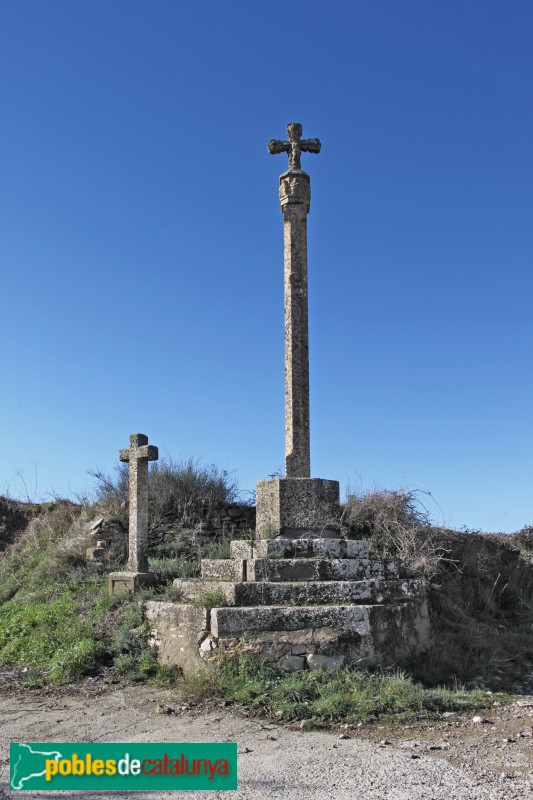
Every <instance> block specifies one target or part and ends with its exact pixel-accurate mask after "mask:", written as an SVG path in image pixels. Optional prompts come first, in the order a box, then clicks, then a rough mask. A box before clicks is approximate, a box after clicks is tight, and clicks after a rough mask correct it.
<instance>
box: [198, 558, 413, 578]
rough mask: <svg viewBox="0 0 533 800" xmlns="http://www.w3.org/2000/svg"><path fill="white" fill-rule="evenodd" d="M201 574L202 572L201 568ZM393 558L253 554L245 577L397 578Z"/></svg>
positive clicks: (247, 565)
mask: <svg viewBox="0 0 533 800" xmlns="http://www.w3.org/2000/svg"><path fill="white" fill-rule="evenodd" d="M202 577H207V576H204V573H203V569H202ZM397 577H398V565H397V564H396V563H395V562H394V561H374V560H369V559H367V558H331V559H324V558H255V559H251V560H249V561H247V562H246V580H248V581H360V580H364V579H365V578H376V580H384V579H385V578H397Z"/></svg>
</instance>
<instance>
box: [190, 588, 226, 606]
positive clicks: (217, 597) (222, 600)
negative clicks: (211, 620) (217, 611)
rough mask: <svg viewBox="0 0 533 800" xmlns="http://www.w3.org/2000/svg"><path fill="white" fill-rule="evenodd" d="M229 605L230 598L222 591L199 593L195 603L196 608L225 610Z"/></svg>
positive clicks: (213, 590) (212, 590) (214, 590)
mask: <svg viewBox="0 0 533 800" xmlns="http://www.w3.org/2000/svg"><path fill="white" fill-rule="evenodd" d="M227 605H228V598H227V597H226V595H225V594H224V592H223V591H222V589H211V590H210V591H209V590H207V589H206V590H204V591H202V592H198V594H197V595H196V597H195V598H194V601H193V606H196V608H224V607H225V606H227Z"/></svg>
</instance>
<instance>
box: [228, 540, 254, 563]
mask: <svg viewBox="0 0 533 800" xmlns="http://www.w3.org/2000/svg"><path fill="white" fill-rule="evenodd" d="M229 552H230V557H231V558H243V559H244V558H253V555H254V554H253V549H252V543H251V542H248V541H245V540H243V539H234V540H233V541H232V542H230V545H229Z"/></svg>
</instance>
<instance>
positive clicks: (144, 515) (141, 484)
mask: <svg viewBox="0 0 533 800" xmlns="http://www.w3.org/2000/svg"><path fill="white" fill-rule="evenodd" d="M158 458H159V452H158V449H157V447H155V446H154V445H153V444H148V436H145V435H144V433H132V435H131V436H130V446H129V447H128V448H126V449H124V450H121V451H120V460H121V461H126V462H128V463H129V465H130V482H129V499H130V508H129V538H128V569H129V570H130V571H131V572H136V573H138V572H142V573H144V572H148V556H147V552H146V551H147V544H148V462H149V461H157V459H158Z"/></svg>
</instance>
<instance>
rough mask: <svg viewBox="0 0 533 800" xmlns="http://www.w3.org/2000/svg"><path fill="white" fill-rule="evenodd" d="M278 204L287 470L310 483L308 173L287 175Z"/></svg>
mask: <svg viewBox="0 0 533 800" xmlns="http://www.w3.org/2000/svg"><path fill="white" fill-rule="evenodd" d="M280 203H281V209H282V211H283V217H284V286H285V466H286V475H287V477H288V478H309V477H310V476H311V456H310V437H309V330H308V310H307V309H308V293H307V214H308V212H309V204H310V182H309V176H308V175H307V173H305V172H303V171H302V170H289V171H288V172H286V173H285V174H284V175H282V176H281V178H280Z"/></svg>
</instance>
